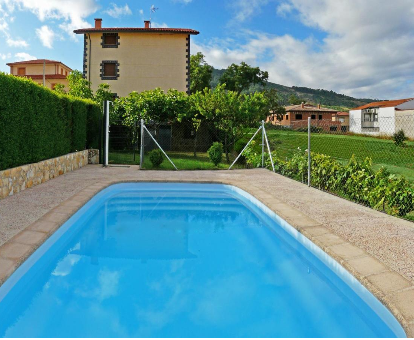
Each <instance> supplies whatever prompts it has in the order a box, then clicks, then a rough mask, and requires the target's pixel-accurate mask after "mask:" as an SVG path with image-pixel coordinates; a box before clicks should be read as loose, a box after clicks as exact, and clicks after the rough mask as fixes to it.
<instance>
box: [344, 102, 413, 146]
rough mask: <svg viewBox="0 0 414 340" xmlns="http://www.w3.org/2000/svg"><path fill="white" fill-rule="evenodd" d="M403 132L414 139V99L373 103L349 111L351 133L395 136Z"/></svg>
mask: <svg viewBox="0 0 414 340" xmlns="http://www.w3.org/2000/svg"><path fill="white" fill-rule="evenodd" d="M399 130H403V131H404V133H405V135H406V136H407V137H410V138H414V98H408V99H399V100H387V101H382V102H373V103H369V104H366V105H363V106H360V107H357V108H355V109H353V110H350V111H349V131H350V132H353V133H361V134H370V135H376V136H377V135H388V136H390V135H393V134H394V133H395V132H397V131H399Z"/></svg>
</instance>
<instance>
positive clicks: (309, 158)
mask: <svg viewBox="0 0 414 340" xmlns="http://www.w3.org/2000/svg"><path fill="white" fill-rule="evenodd" d="M310 186H311V117H308V187H310Z"/></svg>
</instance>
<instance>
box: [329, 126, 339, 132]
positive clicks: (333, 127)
mask: <svg viewBox="0 0 414 340" xmlns="http://www.w3.org/2000/svg"><path fill="white" fill-rule="evenodd" d="M329 130H330V131H338V127H337V126H330V127H329Z"/></svg>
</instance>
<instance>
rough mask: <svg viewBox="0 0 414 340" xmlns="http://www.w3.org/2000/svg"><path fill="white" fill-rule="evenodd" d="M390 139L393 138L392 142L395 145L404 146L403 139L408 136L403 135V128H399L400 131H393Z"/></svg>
mask: <svg viewBox="0 0 414 340" xmlns="http://www.w3.org/2000/svg"><path fill="white" fill-rule="evenodd" d="M392 139H393V141H394V144H395V145H396V146H404V145H405V141H406V140H407V139H408V138H407V137H406V136H405V133H404V131H403V130H400V131H398V132H396V133H394V134H393V135H392Z"/></svg>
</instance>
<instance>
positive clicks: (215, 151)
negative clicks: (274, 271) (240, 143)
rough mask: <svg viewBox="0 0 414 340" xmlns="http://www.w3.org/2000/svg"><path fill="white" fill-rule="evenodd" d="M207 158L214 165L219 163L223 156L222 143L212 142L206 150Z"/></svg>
mask: <svg viewBox="0 0 414 340" xmlns="http://www.w3.org/2000/svg"><path fill="white" fill-rule="evenodd" d="M207 153H208V158H210V161H211V162H212V163H213V164H214V165H215V166H217V165H219V164H220V162H221V160H222V158H223V144H221V143H219V142H214V143H213V145H212V146H211V147H210V149H208V150H207Z"/></svg>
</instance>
